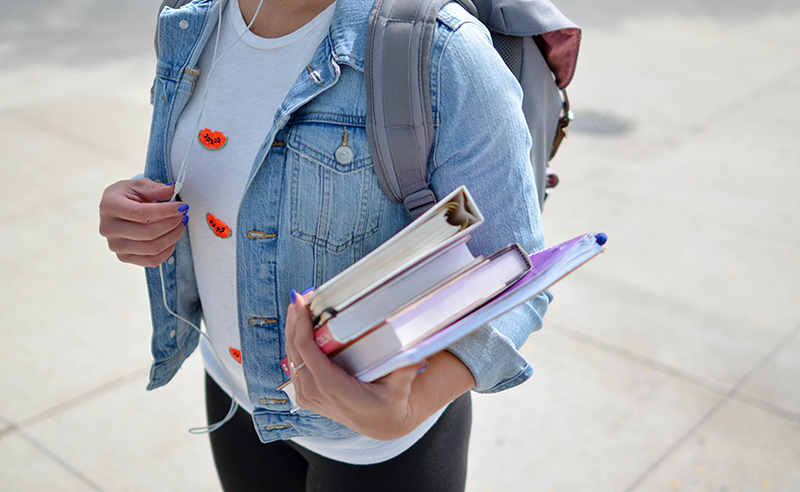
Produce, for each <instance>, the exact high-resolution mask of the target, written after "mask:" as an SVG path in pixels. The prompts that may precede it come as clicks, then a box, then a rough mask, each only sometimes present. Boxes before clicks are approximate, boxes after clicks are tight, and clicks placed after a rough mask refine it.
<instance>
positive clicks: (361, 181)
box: [286, 114, 386, 253]
mask: <svg viewBox="0 0 800 492" xmlns="http://www.w3.org/2000/svg"><path fill="white" fill-rule="evenodd" d="M348 120H349V121H357V120H358V118H348V117H345V116H341V115H320V114H311V115H305V116H304V117H302V118H300V119H299V120H297V121H295V122H294V123H293V125H292V127H291V128H290V130H289V132H288V135H287V139H286V147H287V152H286V160H287V170H288V172H289V180H290V186H291V233H292V235H293V236H294V237H296V238H298V239H301V240H303V241H307V242H310V243H313V244H315V245H319V246H323V247H325V248H326V249H328V250H329V251H332V252H334V253H339V252H342V251H344V250H346V249H347V248H351V247H353V246H354V245H356V244H358V243H360V242H362V241H364V240H367V239H369V238H371V237H372V236H374V235H375V234H376V233H377V232H378V230H379V229H380V227H381V217H382V216H383V213H384V208H385V203H386V198H385V196H383V192H382V191H381V188H380V184H379V183H378V178H377V176H376V175H375V172H374V169H373V165H372V157H371V155H370V151H369V143H368V140H367V133H366V128H365V127H364V126H363V121H362V122H361V125H358V124H348Z"/></svg>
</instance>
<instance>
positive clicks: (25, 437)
mask: <svg viewBox="0 0 800 492" xmlns="http://www.w3.org/2000/svg"><path fill="white" fill-rule="evenodd" d="M17 435H18V436H19V437H20V438H22V439H23V440H24V441H25V442H27V443H28V444H30V445H31V446H33V447H34V448H36V450H38V451H39V452H40V453H42V454H44V455H45V456H47V457H48V458H50V460H52V461H53V462H55V464H57V465H58V466H60V467H61V468H63V469H64V470H66V471H67V472H68V473H70V474H71V475H73V476H74V477H75V478H77V479H78V480H80V481H81V482H83V483H84V484H86V485H87V486H88V487H90V488H91V489H92V490H95V491H97V492H105V490H104V489H103V488H102V487H100V486H99V485H97V484H96V483H94V482H93V481H92V480H91V479H89V477H87V476H86V475H84V474H83V473H81V471H80V470H78V469H77V468H75V467H74V466H72V465H70V464H69V463H67V462H66V461H65V460H64V459H63V458H61V457H60V456H58V455H57V454H56V453H54V452H53V451H51V450H50V449H48V448H47V447H46V446H44V445H43V444H42V443H40V442H39V441H37V440H36V439H34V438H32V437H31V436H29V435H28V434H27V433H26V432H24V431H18V432H17Z"/></svg>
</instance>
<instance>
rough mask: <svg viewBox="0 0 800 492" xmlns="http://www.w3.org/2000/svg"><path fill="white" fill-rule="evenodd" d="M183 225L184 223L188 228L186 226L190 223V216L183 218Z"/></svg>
mask: <svg viewBox="0 0 800 492" xmlns="http://www.w3.org/2000/svg"><path fill="white" fill-rule="evenodd" d="M181 223H183V227H186V224H188V223H189V216H188V215H184V216H183V220H181Z"/></svg>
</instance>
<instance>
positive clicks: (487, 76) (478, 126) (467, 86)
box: [431, 4, 552, 393]
mask: <svg viewBox="0 0 800 492" xmlns="http://www.w3.org/2000/svg"><path fill="white" fill-rule="evenodd" d="M469 19H471V18H468V17H466V16H465V15H462V14H461V13H460V12H459V11H458V10H457V8H455V6H454V4H450V5H449V6H447V7H445V8H444V9H443V11H442V13H441V14H440V20H442V21H443V22H444V24H446V25H448V26H449V27H450V29H449V30H448V29H443V30H441V33H440V34H439V33H437V37H436V38H435V40H434V48H433V51H432V69H431V74H432V81H433V82H432V88H431V89H432V96H433V104H434V112H435V114H436V115H437V116H438V126H437V130H436V136H435V138H436V140H435V145H434V149H435V150H434V155H433V156H432V163H431V173H432V174H431V186H432V188H433V190H434V192H435V193H436V195H437V197H439V198H441V197H442V196H444V194H445V193H447V192H448V191H449V190H452V189H454V188H456V187H457V186H459V185H461V184H465V185H466V186H467V188H468V189H469V190H470V192H471V193H472V195H473V197H474V198H475V200H476V202H477V204H478V207H479V208H480V209H481V211H482V212H483V214H484V216H485V217H486V221H485V222H484V224H483V225H482V226H481V227H479V228H478V229H477V230H476V232H475V233H474V234H473V237H472V240H471V242H470V247H471V248H472V250H473V253H474V254H481V255H484V256H488V255H490V254H492V253H494V252H495V251H497V250H499V249H501V248H502V247H504V246H506V245H508V244H510V243H518V244H519V245H520V246H522V247H523V248H524V249H525V250H526V251H528V252H529V253H533V252H535V251H538V250H540V249H542V248H543V247H544V237H543V235H542V222H541V213H540V210H539V202H538V199H537V195H536V187H535V185H534V182H533V171H532V168H531V164H530V157H529V156H530V146H531V137H530V133H529V131H528V127H527V125H526V123H525V120H524V116H523V113H522V110H521V105H522V90H521V88H520V86H519V84H518V83H517V81H516V79H515V78H514V77H513V75H512V74H511V73H510V72H509V71H508V70H507V69H506V67H505V65H504V63H503V61H502V60H501V58H500V57H499V56H498V55H497V53H496V52H495V51H494V49H493V48H492V45H491V40H490V38H489V35H488V32H487V31H486V30H485V28H484V27H483V26H482V25H480V24H478V23H477V22H476V21H474V20H469ZM551 299H552V297H551V295H550V293H549V292H547V293H545V294H541V295H539V296H538V297H536V298H534V299H533V300H531V301H529V302H528V303H526V304H524V305H522V306H520V307H519V308H517V309H515V310H513V311H511V312H509V313H507V314H506V315H504V316H503V317H501V318H499V319H497V320H495V321H494V322H492V323H491V324H489V325H487V326H484V327H482V328H481V329H479V330H478V331H476V332H474V333H473V334H471V335H470V336H468V337H466V338H464V339H462V340H461V341H459V342H458V343H456V344H454V345H453V346H451V347H450V349H449V350H450V352H452V353H453V354H455V355H456V356H457V357H459V358H460V359H461V360H462V361H463V362H464V363H465V364H466V365H467V367H469V369H470V370H471V371H472V373H473V375H474V377H475V380H476V382H477V384H476V386H475V388H474V390H475V391H477V392H482V393H493V392H498V391H502V390H504V389H507V388H510V387H513V386H516V385H517V384H520V383H522V382H523V381H525V380H527V379H528V378H529V377H530V376H531V374H532V372H533V370H532V368H531V366H530V365H529V364H528V362H527V361H526V360H525V358H524V357H523V356H522V355H521V354H520V352H519V349H520V347H521V346H522V344H523V343H525V341H526V339H527V338H528V336H529V335H530V334H531V332H533V331H535V330H538V329H539V328H541V326H542V316H544V313H545V311H546V310H547V306H548V304H549V301H550V300H551Z"/></svg>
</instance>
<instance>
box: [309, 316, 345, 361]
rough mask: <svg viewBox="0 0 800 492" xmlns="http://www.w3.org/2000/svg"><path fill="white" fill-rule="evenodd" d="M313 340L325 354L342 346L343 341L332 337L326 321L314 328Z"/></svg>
mask: <svg viewBox="0 0 800 492" xmlns="http://www.w3.org/2000/svg"><path fill="white" fill-rule="evenodd" d="M314 341H315V342H317V346H318V347H319V348H320V349H322V351H323V352H325V353H326V354H330V353H333V352H335V351H336V350H338V349H340V348H341V347H343V346H344V344H343V343H339V342H337V341H336V339H335V338H333V334H332V333H331V330H330V328H329V327H328V323H325V324H323V325H321V326H319V327H318V328H317V329H315V330H314Z"/></svg>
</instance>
